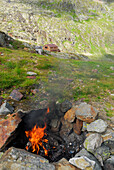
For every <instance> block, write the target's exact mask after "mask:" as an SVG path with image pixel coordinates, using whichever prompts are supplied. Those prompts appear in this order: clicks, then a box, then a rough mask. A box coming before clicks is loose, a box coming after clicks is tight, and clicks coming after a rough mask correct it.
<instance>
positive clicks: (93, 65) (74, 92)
mask: <svg viewBox="0 0 114 170" xmlns="http://www.w3.org/2000/svg"><path fill="white" fill-rule="evenodd" d="M0 51H1V52H3V53H4V55H3V56H0V57H1V58H0V63H1V65H0V89H1V90H3V91H4V90H5V89H11V88H13V86H15V87H16V88H19V87H22V88H24V87H29V86H32V85H33V84H39V83H40V82H43V83H44V88H45V90H46V91H47V92H49V93H53V94H54V96H57V95H58V93H59V95H58V96H59V100H64V98H66V97H70V98H74V100H79V99H83V100H84V101H86V102H90V101H91V100H93V101H101V100H103V98H104V97H106V96H109V95H110V94H109V91H110V93H113V89H114V85H113V75H112V73H113V70H111V69H110V67H111V66H113V62H110V61H105V60H104V61H97V60H96V61H95V60H94V61H81V60H73V59H72V60H71V59H70V60H64V59H58V58H55V57H53V56H43V55H38V54H35V53H31V52H26V51H24V50H21V49H20V50H13V49H12V50H11V49H7V48H1V47H0ZM95 69H97V72H94V70H95ZM28 71H33V72H35V73H37V76H36V79H28V78H27V72H28ZM50 80H51V81H50ZM70 80H71V82H70ZM72 80H73V81H72ZM62 94H63V95H62ZM111 100H112V99H111ZM107 114H108V116H109V117H110V116H111V115H110V113H109V112H108V113H107Z"/></svg>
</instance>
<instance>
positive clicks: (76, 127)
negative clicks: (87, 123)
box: [73, 119, 83, 135]
mask: <svg viewBox="0 0 114 170" xmlns="http://www.w3.org/2000/svg"><path fill="white" fill-rule="evenodd" d="M82 126H83V122H82V120H79V119H76V123H75V124H74V125H73V130H74V132H75V133H76V134H77V135H80V134H81V129H82Z"/></svg>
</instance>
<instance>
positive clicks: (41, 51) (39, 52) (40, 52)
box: [35, 49, 43, 55]
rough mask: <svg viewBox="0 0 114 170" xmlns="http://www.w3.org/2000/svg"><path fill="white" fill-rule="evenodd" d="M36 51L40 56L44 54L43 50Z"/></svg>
mask: <svg viewBox="0 0 114 170" xmlns="http://www.w3.org/2000/svg"><path fill="white" fill-rule="evenodd" d="M35 51H36V52H37V53H38V54H40V55H42V53H43V50H42V49H35Z"/></svg>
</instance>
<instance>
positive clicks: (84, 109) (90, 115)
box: [75, 103, 98, 123]
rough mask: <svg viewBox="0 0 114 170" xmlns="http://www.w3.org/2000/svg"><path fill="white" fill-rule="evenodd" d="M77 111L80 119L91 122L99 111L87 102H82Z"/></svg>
mask: <svg viewBox="0 0 114 170" xmlns="http://www.w3.org/2000/svg"><path fill="white" fill-rule="evenodd" d="M75 113H76V117H77V118H78V119H80V120H82V121H84V122H87V123H91V122H93V121H94V120H95V119H96V117H97V114H98V111H97V110H96V109H95V108H94V107H92V106H91V105H89V104H87V103H81V104H80V105H79V106H78V108H77V110H76V112H75Z"/></svg>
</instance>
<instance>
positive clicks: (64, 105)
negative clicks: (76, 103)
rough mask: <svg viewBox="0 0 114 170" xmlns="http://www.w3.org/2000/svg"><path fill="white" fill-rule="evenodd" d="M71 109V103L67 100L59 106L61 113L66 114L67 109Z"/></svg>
mask: <svg viewBox="0 0 114 170" xmlns="http://www.w3.org/2000/svg"><path fill="white" fill-rule="evenodd" d="M71 107H72V103H71V102H69V101H68V100H66V101H64V102H63V103H62V104H61V106H60V109H61V111H62V112H63V113H65V112H67V111H68V110H69V109H71Z"/></svg>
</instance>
